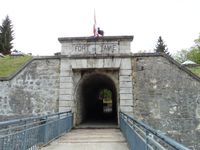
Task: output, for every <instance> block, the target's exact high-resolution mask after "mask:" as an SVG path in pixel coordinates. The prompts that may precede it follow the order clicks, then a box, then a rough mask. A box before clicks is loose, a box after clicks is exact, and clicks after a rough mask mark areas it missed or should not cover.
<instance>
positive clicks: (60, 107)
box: [59, 106, 72, 112]
mask: <svg viewBox="0 0 200 150" xmlns="http://www.w3.org/2000/svg"><path fill="white" fill-rule="evenodd" d="M71 110H72V108H71V107H65V106H59V112H66V111H71Z"/></svg>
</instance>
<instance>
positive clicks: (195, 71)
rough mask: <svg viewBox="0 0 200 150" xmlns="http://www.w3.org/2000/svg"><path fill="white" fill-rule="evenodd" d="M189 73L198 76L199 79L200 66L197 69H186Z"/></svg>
mask: <svg viewBox="0 0 200 150" xmlns="http://www.w3.org/2000/svg"><path fill="white" fill-rule="evenodd" d="M188 69H189V70H190V71H192V72H193V73H194V74H196V75H198V76H199V77H200V66H198V67H192V68H188Z"/></svg>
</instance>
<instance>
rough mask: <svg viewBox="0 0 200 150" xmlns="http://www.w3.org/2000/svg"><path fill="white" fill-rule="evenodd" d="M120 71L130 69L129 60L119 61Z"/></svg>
mask: <svg viewBox="0 0 200 150" xmlns="http://www.w3.org/2000/svg"><path fill="white" fill-rule="evenodd" d="M120 68H121V69H129V70H131V69H132V65H131V59H130V58H125V59H123V61H121V66H120Z"/></svg>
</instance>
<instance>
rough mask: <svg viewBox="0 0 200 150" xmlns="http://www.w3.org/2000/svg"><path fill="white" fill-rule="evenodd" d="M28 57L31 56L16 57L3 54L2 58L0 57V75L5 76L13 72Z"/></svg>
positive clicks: (28, 58)
mask: <svg viewBox="0 0 200 150" xmlns="http://www.w3.org/2000/svg"><path fill="white" fill-rule="evenodd" d="M30 59H31V56H21V57H18V58H13V57H11V56H5V57H4V58H0V64H1V65H0V77H7V76H9V75H11V74H13V73H14V72H16V71H17V70H18V69H19V68H20V67H21V66H22V65H23V64H24V63H25V62H27V61H28V60H30Z"/></svg>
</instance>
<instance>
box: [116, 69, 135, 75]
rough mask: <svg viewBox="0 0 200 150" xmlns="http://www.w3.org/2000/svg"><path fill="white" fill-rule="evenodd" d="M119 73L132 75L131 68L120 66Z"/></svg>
mask: <svg viewBox="0 0 200 150" xmlns="http://www.w3.org/2000/svg"><path fill="white" fill-rule="evenodd" d="M119 75H120V76H124V75H128V76H130V75H132V70H130V69H121V68H120V72H119Z"/></svg>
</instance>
